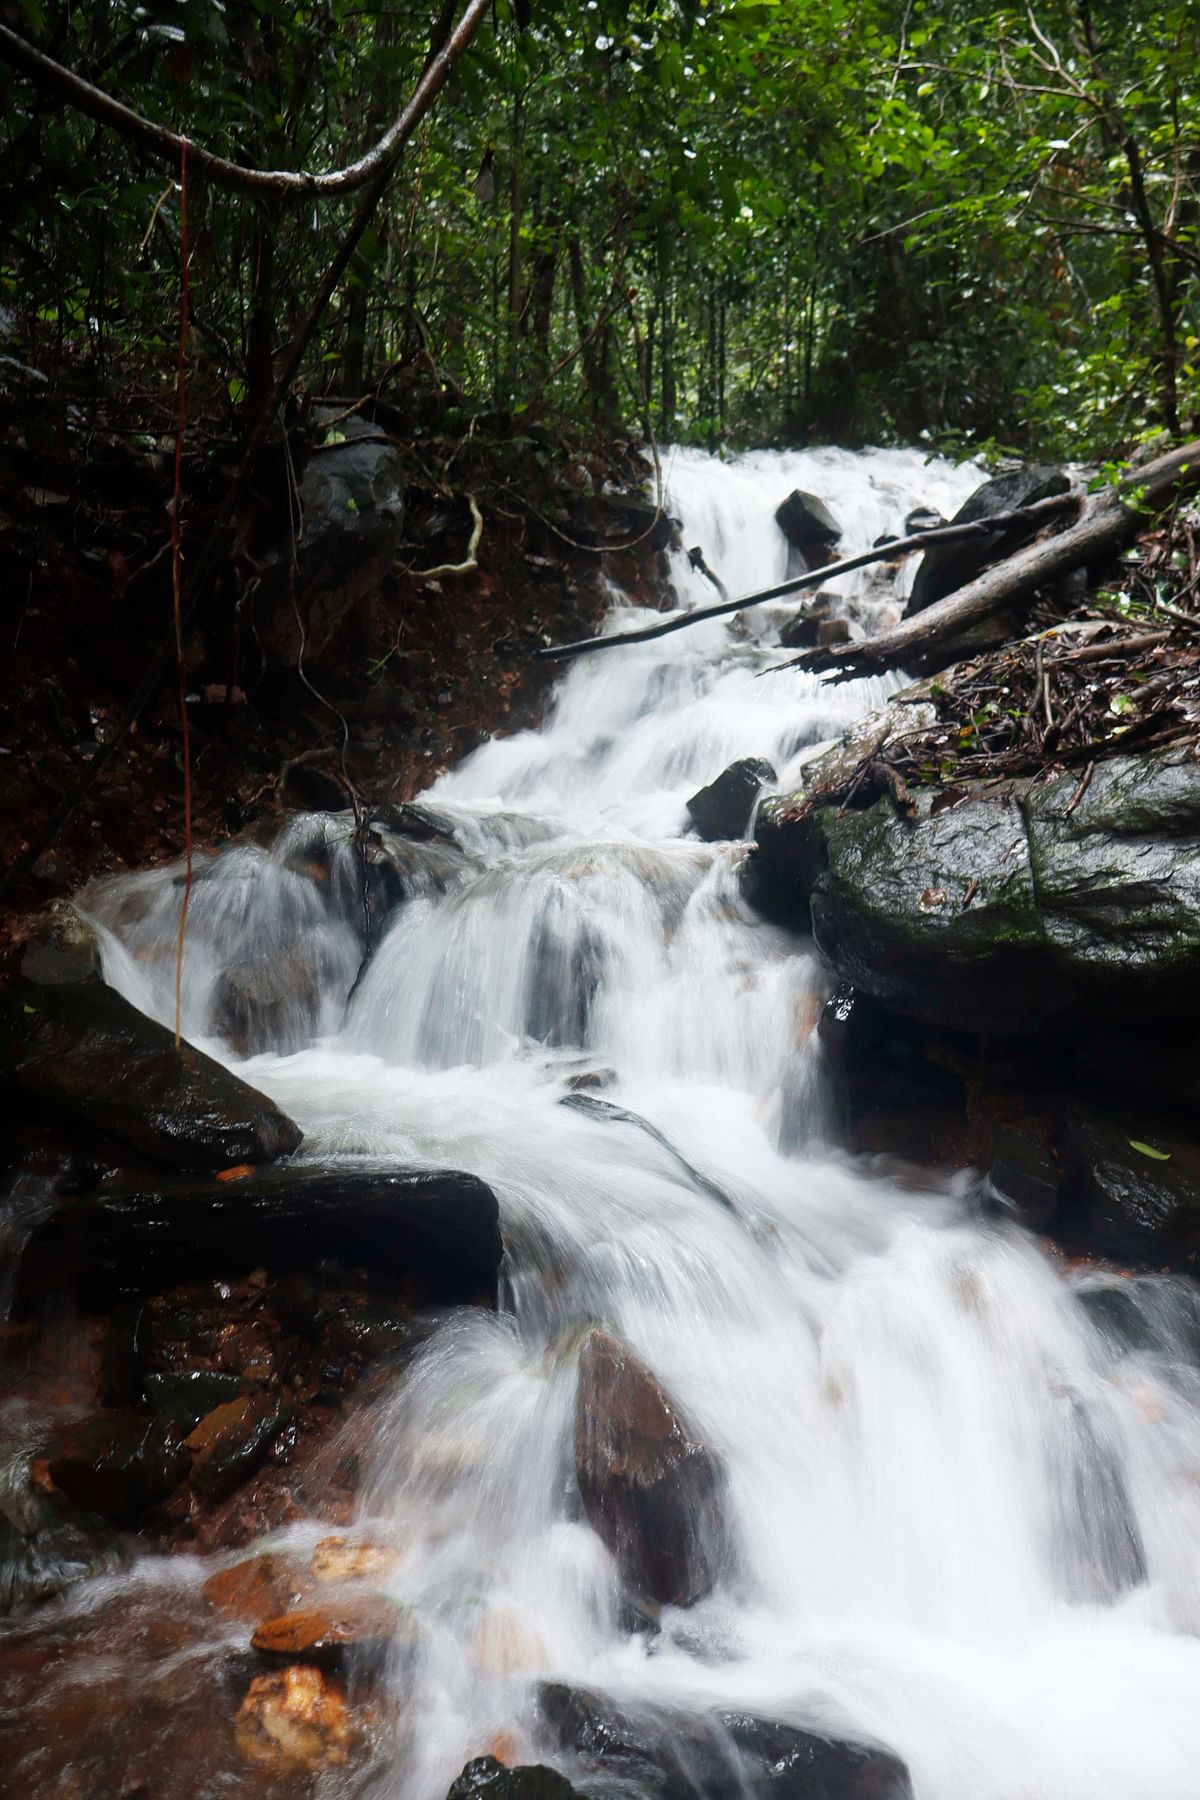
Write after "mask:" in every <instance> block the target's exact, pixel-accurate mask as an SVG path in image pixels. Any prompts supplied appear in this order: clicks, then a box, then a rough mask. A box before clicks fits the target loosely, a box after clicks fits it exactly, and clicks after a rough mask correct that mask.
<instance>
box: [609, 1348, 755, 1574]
mask: <svg viewBox="0 0 1200 1800" xmlns="http://www.w3.org/2000/svg"><path fill="white" fill-rule="evenodd" d="M575 1473H576V1479H577V1481H578V1484H579V1495H580V1499H581V1501H582V1503H583V1510H584V1514H585V1516H586V1518H587V1521H588V1523H589V1524H590V1525H591V1527H592V1529H593V1530H594V1531H595V1532H596V1533H597V1535H598V1536H599V1537H600V1538H601V1539H602V1540H603V1542H604V1543H605V1544H606V1545H607V1547H608V1549H609V1550H610V1551H611V1552H612V1554H613V1556H614V1557H615V1559H616V1562H617V1567H618V1568H619V1570H620V1572H621V1576H622V1578H623V1580H624V1582H625V1584H626V1586H627V1587H628V1588H629V1589H630V1590H631V1591H632V1593H633V1594H634V1595H636V1596H637V1597H638V1598H639V1599H642V1600H647V1601H650V1602H652V1603H655V1604H657V1605H661V1606H669V1605H673V1606H688V1605H690V1604H691V1603H692V1602H693V1601H695V1600H699V1599H701V1598H702V1597H703V1596H704V1595H705V1594H707V1593H708V1592H709V1591H710V1589H711V1588H712V1586H713V1584H714V1582H715V1580H716V1577H717V1573H718V1569H719V1565H720V1559H721V1549H722V1543H723V1531H722V1505H721V1502H722V1495H723V1488H724V1480H723V1474H722V1470H721V1465H720V1463H719V1461H718V1459H717V1457H716V1455H715V1453H714V1452H713V1450H712V1449H710V1447H709V1446H708V1445H707V1444H705V1443H703V1442H702V1441H701V1440H700V1439H699V1438H698V1437H697V1436H696V1434H695V1433H694V1432H693V1430H692V1429H691V1427H690V1426H689V1425H687V1424H686V1423H685V1421H684V1420H683V1419H682V1418H681V1417H680V1414H679V1412H678V1410H677V1409H676V1407H675V1405H674V1402H673V1401H672V1400H670V1399H669V1397H668V1396H667V1394H666V1393H665V1392H664V1390H663V1388H662V1387H661V1386H660V1385H659V1383H658V1381H657V1380H656V1379H655V1377H654V1376H653V1375H652V1374H651V1372H650V1370H649V1369H648V1368H647V1367H646V1365H645V1363H643V1362H641V1361H640V1360H639V1358H638V1357H636V1356H635V1355H634V1354H633V1352H632V1350H630V1349H629V1347H628V1345H626V1344H623V1343H621V1342H620V1340H619V1339H617V1338H614V1337H610V1336H609V1334H608V1333H607V1332H605V1331H599V1330H593V1331H590V1332H589V1333H588V1335H587V1337H586V1338H585V1339H584V1342H583V1348H582V1350H581V1351H580V1356H579V1391H578V1398H577V1401H576V1411H575Z"/></svg>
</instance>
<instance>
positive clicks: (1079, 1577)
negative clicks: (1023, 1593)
mask: <svg viewBox="0 0 1200 1800" xmlns="http://www.w3.org/2000/svg"><path fill="white" fill-rule="evenodd" d="M1052 1444H1053V1450H1052V1455H1053V1465H1052V1466H1053V1474H1054V1477H1055V1481H1054V1487H1055V1490H1056V1499H1057V1503H1058V1514H1059V1518H1058V1524H1059V1534H1058V1544H1057V1546H1056V1554H1055V1559H1054V1564H1055V1575H1056V1579H1057V1582H1058V1585H1059V1588H1060V1590H1061V1591H1062V1593H1063V1594H1064V1596H1065V1597H1066V1598H1067V1599H1069V1600H1071V1601H1073V1602H1075V1603H1076V1604H1079V1603H1081V1602H1082V1603H1083V1604H1084V1605H1088V1604H1091V1605H1095V1604H1101V1605H1105V1606H1111V1605H1112V1603H1113V1602H1114V1601H1115V1600H1116V1599H1117V1598H1118V1597H1119V1596H1120V1595H1121V1594H1123V1593H1126V1592H1128V1591H1129V1590H1130V1589H1131V1588H1135V1587H1138V1586H1139V1585H1140V1584H1141V1583H1142V1582H1143V1581H1145V1579H1146V1557H1145V1551H1144V1549H1143V1546H1142V1540H1141V1534H1140V1532H1139V1530H1138V1526H1137V1519H1136V1515H1135V1513H1134V1510H1133V1507H1132V1505H1131V1504H1130V1500H1129V1492H1128V1489H1127V1487H1126V1484H1125V1477H1124V1474H1123V1471H1122V1460H1123V1459H1122V1443H1121V1438H1120V1434H1119V1433H1118V1432H1117V1431H1116V1430H1115V1429H1114V1427H1113V1424H1112V1420H1111V1416H1110V1415H1109V1414H1108V1411H1107V1407H1106V1403H1105V1401H1104V1399H1099V1400H1096V1399H1095V1398H1092V1399H1085V1398H1084V1397H1083V1396H1081V1395H1079V1394H1074V1393H1070V1392H1067V1393H1064V1394H1063V1395H1062V1396H1061V1397H1060V1401H1059V1426H1058V1430H1057V1431H1056V1432H1055V1433H1054V1435H1053V1439H1052Z"/></svg>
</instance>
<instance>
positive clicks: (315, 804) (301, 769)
mask: <svg viewBox="0 0 1200 1800" xmlns="http://www.w3.org/2000/svg"><path fill="white" fill-rule="evenodd" d="M279 797H280V799H281V800H282V801H283V804H284V805H285V806H296V807H299V808H300V810H301V811H302V812H327V813H340V812H345V810H346V803H347V800H348V798H349V796H348V794H347V792H346V787H345V783H344V782H341V781H339V780H338V779H337V777H336V776H335V775H330V774H329V773H328V771H327V770H325V769H319V768H317V767H316V766H315V765H314V764H312V763H296V764H294V765H293V766H292V767H291V768H290V769H289V770H288V772H287V775H286V776H285V778H284V783H283V788H282V790H281V792H280V796H279Z"/></svg>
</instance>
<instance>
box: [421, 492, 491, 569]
mask: <svg viewBox="0 0 1200 1800" xmlns="http://www.w3.org/2000/svg"><path fill="white" fill-rule="evenodd" d="M467 503H468V505H469V506H470V508H471V518H472V520H473V521H474V523H473V524H472V526H471V538H470V542H469V543H468V545H467V559H466V561H465V562H460V563H436V564H435V565H434V567H433V568H432V569H412V570H410V575H411V577H412V579H413V580H414V581H428V580H429V579H430V578H431V576H434V575H470V574H471V573H472V571H473V570H475V569H477V568H478V567H479V556H478V551H479V540H480V538H481V537H482V536H483V514H482V513H481V512H480V510H479V507H478V505H477V504H476V500H475V496H474V494H468V495H467Z"/></svg>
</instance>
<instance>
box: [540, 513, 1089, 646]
mask: <svg viewBox="0 0 1200 1800" xmlns="http://www.w3.org/2000/svg"><path fill="white" fill-rule="evenodd" d="M1078 504H1079V496H1078V494H1052V495H1051V496H1050V498H1049V499H1048V500H1038V501H1035V502H1034V504H1033V505H1032V506H1020V507H1016V508H1015V509H1014V510H1013V511H1012V512H1005V513H996V514H995V515H994V516H993V517H992V518H990V519H976V520H972V521H971V523H970V524H966V525H939V526H937V527H936V528H935V529H934V530H933V531H916V532H913V533H912V535H911V536H910V537H903V538H889V539H888V541H887V543H886V544H878V545H876V546H875V548H874V549H873V550H864V551H863V552H862V553H861V555H859V556H847V557H843V559H842V561H841V562H833V563H825V564H824V565H823V566H822V567H821V568H819V569H809V570H808V572H807V573H806V574H804V575H795V576H793V577H792V579H791V580H790V581H780V582H777V583H776V585H775V586H774V587H769V588H763V589H761V591H760V592H759V593H757V594H745V595H743V597H742V598H741V599H740V600H725V601H722V603H721V604H720V605H719V606H698V607H696V609H695V610H694V611H693V612H689V613H682V614H680V615H679V616H678V617H677V618H673V619H665V620H663V621H662V622H661V623H660V624H658V625H647V626H645V627H644V629H642V630H641V631H622V632H619V633H617V634H616V635H615V636H611V637H591V638H581V639H580V640H579V642H578V643H575V644H548V645H547V646H546V648H545V649H542V650H537V651H535V653H534V654H535V655H537V656H538V657H540V658H541V659H542V661H543V662H560V661H563V660H565V659H566V658H567V657H570V656H590V655H591V654H592V652H593V651H595V650H615V649H617V648H619V646H620V645H622V644H648V643H649V642H650V641H651V639H652V638H660V637H669V636H670V634H671V633H672V632H673V631H684V630H686V629H687V627H688V626H689V625H699V624H701V623H702V622H703V621H704V620H705V619H719V618H723V617H725V616H726V615H728V614H729V613H738V612H744V611H745V610H746V609H747V608H748V607H751V606H761V605H762V604H763V602H764V601H765V600H781V599H783V598H784V597H785V596H786V595H788V594H798V593H801V592H802V591H803V590H804V589H805V588H810V587H821V586H823V585H824V583H825V582H826V581H828V580H829V579H830V578H831V577H835V576H838V575H847V574H849V573H850V571H851V570H852V569H865V568H867V567H868V565H869V564H871V563H877V562H887V561H890V560H891V559H892V558H893V557H896V556H904V555H906V554H907V552H908V551H910V550H925V549H927V548H928V546H929V545H930V544H961V543H965V542H966V541H967V540H968V539H970V538H977V537H990V536H991V535H992V533H993V532H996V531H1003V530H1004V529H1005V528H1006V527H1007V526H1009V525H1026V524H1032V525H1038V524H1041V523H1042V522H1043V520H1046V519H1050V518H1053V517H1054V516H1055V515H1056V514H1057V513H1060V512H1063V511H1065V509H1066V508H1068V507H1075V506H1077V505H1078ZM933 610H934V609H933V607H929V608H928V609H927V611H926V612H924V613H922V614H921V617H922V618H928V617H929V614H930V613H931V612H933ZM854 648H856V649H857V648H859V646H858V645H855V646H854ZM784 666H785V667H790V666H791V665H790V664H785V665H784Z"/></svg>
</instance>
